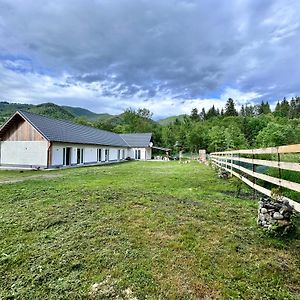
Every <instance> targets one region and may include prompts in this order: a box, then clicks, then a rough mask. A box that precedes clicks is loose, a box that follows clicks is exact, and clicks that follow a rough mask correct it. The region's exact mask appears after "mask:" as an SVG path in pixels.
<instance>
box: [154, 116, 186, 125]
mask: <svg viewBox="0 0 300 300" xmlns="http://www.w3.org/2000/svg"><path fill="white" fill-rule="evenodd" d="M185 116H186V115H179V116H172V117H168V118H165V119H160V120H159V121H158V123H159V124H160V125H162V126H167V125H170V124H171V123H174V122H175V120H176V119H178V120H179V121H182V120H183V118H184V117H185Z"/></svg>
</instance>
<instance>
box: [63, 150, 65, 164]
mask: <svg viewBox="0 0 300 300" xmlns="http://www.w3.org/2000/svg"><path fill="white" fill-rule="evenodd" d="M63 165H64V166H65V165H66V148H63Z"/></svg>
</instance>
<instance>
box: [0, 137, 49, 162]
mask: <svg viewBox="0 0 300 300" xmlns="http://www.w3.org/2000/svg"><path fill="white" fill-rule="evenodd" d="M47 152H48V142H47V141H3V142H1V158H0V164H1V165H14V166H20V167H22V166H24V167H47V157H48V154H47Z"/></svg>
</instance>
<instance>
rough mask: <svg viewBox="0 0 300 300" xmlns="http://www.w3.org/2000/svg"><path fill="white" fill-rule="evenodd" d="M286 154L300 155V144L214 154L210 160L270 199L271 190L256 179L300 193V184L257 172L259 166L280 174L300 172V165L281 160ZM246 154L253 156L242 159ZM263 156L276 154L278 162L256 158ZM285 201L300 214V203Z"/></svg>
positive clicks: (290, 200)
mask: <svg viewBox="0 0 300 300" xmlns="http://www.w3.org/2000/svg"><path fill="white" fill-rule="evenodd" d="M285 153H300V144H297V145H288V146H280V147H271V148H261V149H246V150H244V149H243V150H234V151H225V152H214V153H211V154H210V158H211V161H212V163H213V164H214V165H216V166H217V167H219V168H221V169H224V170H226V171H228V172H229V173H230V174H231V175H233V176H236V177H237V178H239V179H241V180H242V181H243V182H245V183H246V184H247V185H249V186H250V187H252V188H253V189H255V190H257V191H259V192H260V193H262V194H264V195H267V196H268V197H272V196H273V195H272V193H271V190H269V189H266V188H264V187H262V186H260V185H258V184H257V183H256V179H260V180H263V181H267V182H270V183H272V184H274V185H276V186H278V187H284V188H287V189H290V190H293V191H296V192H299V193H300V183H297V182H293V181H289V180H285V179H282V178H277V177H273V176H270V175H266V174H262V173H258V172H257V171H256V169H257V166H266V167H272V168H277V169H279V174H281V169H283V170H289V171H297V172H300V163H295V162H283V161H281V160H280V155H281V154H285ZM245 154H246V155H252V158H246V157H240V155H245ZM262 154H276V155H277V160H276V161H275V160H264V159H257V158H256V157H255V156H257V155H262ZM240 163H246V164H250V165H252V170H249V169H247V168H245V167H243V166H241V165H240ZM245 175H248V176H250V177H251V179H252V180H250V179H249V178H247V177H245ZM283 199H285V200H288V201H289V203H290V204H291V205H292V206H293V207H294V208H295V210H296V211H298V212H300V203H299V202H296V201H294V200H292V199H289V198H287V197H283ZM297 200H299V199H297Z"/></svg>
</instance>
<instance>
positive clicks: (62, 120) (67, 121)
mask: <svg viewBox="0 0 300 300" xmlns="http://www.w3.org/2000/svg"><path fill="white" fill-rule="evenodd" d="M16 112H19V113H21V114H22V113H25V114H32V115H35V116H38V117H42V118H46V119H48V120H51V121H60V122H64V123H68V124H71V125H76V126H80V127H84V128H89V129H95V130H99V131H102V132H108V133H111V134H115V135H120V134H118V133H115V132H112V131H108V130H104V129H100V128H96V127H93V126H88V125H82V124H78V123H75V122H72V121H70V120H65V119H55V118H51V117H48V116H44V115H40V114H37V113H34V112H31V111H27V110H25V111H24V110H21V109H19V110H17V111H16Z"/></svg>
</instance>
